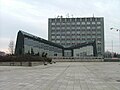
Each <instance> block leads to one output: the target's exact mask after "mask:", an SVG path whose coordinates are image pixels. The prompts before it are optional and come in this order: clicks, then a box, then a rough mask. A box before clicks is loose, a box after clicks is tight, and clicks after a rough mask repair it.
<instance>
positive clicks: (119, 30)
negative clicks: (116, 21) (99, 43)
mask: <svg viewBox="0 0 120 90" xmlns="http://www.w3.org/2000/svg"><path fill="white" fill-rule="evenodd" d="M110 29H111V30H116V31H118V32H119V49H120V29H117V28H113V27H112V28H110Z"/></svg>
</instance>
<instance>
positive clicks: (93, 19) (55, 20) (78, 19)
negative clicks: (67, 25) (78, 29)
mask: <svg viewBox="0 0 120 90" xmlns="http://www.w3.org/2000/svg"><path fill="white" fill-rule="evenodd" d="M102 20H103V18H94V17H93V18H55V19H50V22H77V21H78V22H79V21H102Z"/></svg>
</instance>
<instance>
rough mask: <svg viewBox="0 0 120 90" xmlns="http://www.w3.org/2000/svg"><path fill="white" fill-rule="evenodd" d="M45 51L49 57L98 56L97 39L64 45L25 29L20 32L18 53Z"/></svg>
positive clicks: (16, 49) (35, 53) (17, 46)
mask: <svg viewBox="0 0 120 90" xmlns="http://www.w3.org/2000/svg"><path fill="white" fill-rule="evenodd" d="M43 52H44V53H47V56H48V57H63V56H64V57H81V56H97V49H96V42H95V41H91V42H87V43H86V42H85V43H81V44H77V45H73V46H70V47H63V46H61V45H59V44H56V43H53V42H51V41H48V40H45V39H42V38H40V37H37V36H34V35H32V34H29V33H27V32H24V31H19V32H18V35H17V41H16V47H15V54H16V55H25V54H33V55H40V56H42V53H43Z"/></svg>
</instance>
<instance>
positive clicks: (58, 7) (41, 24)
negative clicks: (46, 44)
mask: <svg viewBox="0 0 120 90" xmlns="http://www.w3.org/2000/svg"><path fill="white" fill-rule="evenodd" d="M68 13H69V16H70V17H72V15H73V17H92V16H93V14H94V16H95V17H104V32H105V50H109V51H112V41H113V51H114V52H120V45H119V42H120V40H119V32H117V31H116V30H112V31H111V30H110V28H111V27H114V28H118V29H120V0H0V51H5V52H8V44H9V42H10V40H14V42H15V43H16V37H17V32H18V31H19V30H24V31H26V32H29V33H31V34H33V35H36V36H39V37H42V38H44V39H47V38H48V18H54V17H57V16H58V15H62V16H63V17H66V15H67V14H68Z"/></svg>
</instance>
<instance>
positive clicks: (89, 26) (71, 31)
mask: <svg viewBox="0 0 120 90" xmlns="http://www.w3.org/2000/svg"><path fill="white" fill-rule="evenodd" d="M48 40H49V41H51V42H54V43H57V44H60V45H62V46H64V47H70V46H73V45H76V44H81V43H84V42H90V41H96V46H97V54H98V55H100V56H101V55H103V54H104V18H103V17H85V18H63V17H60V18H49V20H48Z"/></svg>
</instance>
